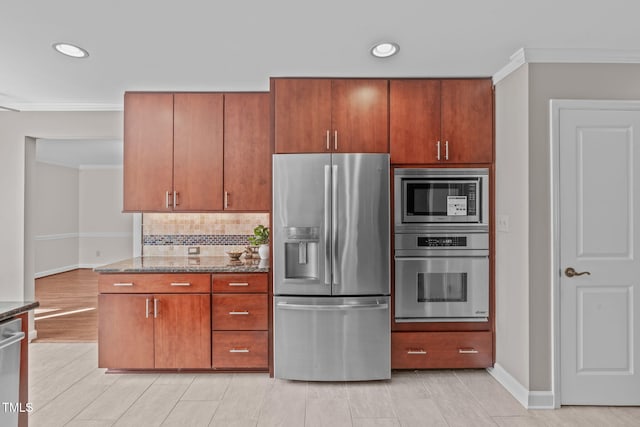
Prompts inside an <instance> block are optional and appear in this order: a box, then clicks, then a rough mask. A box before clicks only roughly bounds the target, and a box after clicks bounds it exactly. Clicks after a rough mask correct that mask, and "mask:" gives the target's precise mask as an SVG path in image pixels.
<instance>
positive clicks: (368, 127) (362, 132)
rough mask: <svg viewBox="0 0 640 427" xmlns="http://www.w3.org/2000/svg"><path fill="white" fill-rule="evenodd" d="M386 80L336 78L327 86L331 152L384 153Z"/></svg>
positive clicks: (386, 122)
mask: <svg viewBox="0 0 640 427" xmlns="http://www.w3.org/2000/svg"><path fill="white" fill-rule="evenodd" d="M388 86H389V81H388V80H379V79H337V80H333V81H332V86H331V121H332V130H331V138H332V139H331V149H332V150H333V151H338V152H342V153H388V152H389V114H388V111H389V110H388V93H389V91H388Z"/></svg>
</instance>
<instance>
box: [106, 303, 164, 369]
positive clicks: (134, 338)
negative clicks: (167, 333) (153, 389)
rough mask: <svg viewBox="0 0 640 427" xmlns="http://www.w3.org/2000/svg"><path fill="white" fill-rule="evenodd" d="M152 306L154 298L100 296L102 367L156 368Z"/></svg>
mask: <svg viewBox="0 0 640 427" xmlns="http://www.w3.org/2000/svg"><path fill="white" fill-rule="evenodd" d="M152 304H153V297H152V296H151V295H138V294H137V295H122V294H108V295H105V294H100V295H98V366H99V367H100V368H110V369H147V368H149V369H150V368H153V367H154V361H153V326H154V325H153V320H154V319H153V306H152ZM147 310H148V311H147Z"/></svg>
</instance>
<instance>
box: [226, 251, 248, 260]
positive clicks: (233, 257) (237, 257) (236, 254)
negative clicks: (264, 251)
mask: <svg viewBox="0 0 640 427" xmlns="http://www.w3.org/2000/svg"><path fill="white" fill-rule="evenodd" d="M243 253H244V252H235V251H233V252H231V251H230V252H227V255H229V258H231V260H233V261H238V260H240V256H241V255H242V254H243Z"/></svg>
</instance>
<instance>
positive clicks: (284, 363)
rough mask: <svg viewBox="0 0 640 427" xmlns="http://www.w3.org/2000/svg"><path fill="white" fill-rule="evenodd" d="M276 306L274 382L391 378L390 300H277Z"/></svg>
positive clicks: (371, 298)
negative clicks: (280, 379) (281, 379)
mask: <svg viewBox="0 0 640 427" xmlns="http://www.w3.org/2000/svg"><path fill="white" fill-rule="evenodd" d="M274 304H275V310H274V312H275V319H274V342H275V344H274V347H275V348H274V374H275V377H276V378H283V379H290V380H307V381H361V380H380V379H389V378H391V347H390V343H391V331H390V308H389V297H388V296H381V297H350V298H347V297H345V298H335V297H275V298H274Z"/></svg>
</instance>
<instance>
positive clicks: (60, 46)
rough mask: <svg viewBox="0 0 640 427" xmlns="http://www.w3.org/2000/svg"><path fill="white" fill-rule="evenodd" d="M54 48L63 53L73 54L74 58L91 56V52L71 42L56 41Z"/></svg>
mask: <svg viewBox="0 0 640 427" xmlns="http://www.w3.org/2000/svg"><path fill="white" fill-rule="evenodd" d="M53 48H54V49H55V50H57V51H58V52H60V53H61V54H63V55H67V56H71V57H72V58H86V57H87V56H89V52H87V51H86V50H84V49H83V48H81V47H78V46H76V45H73V44H70V43H54V44H53Z"/></svg>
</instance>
